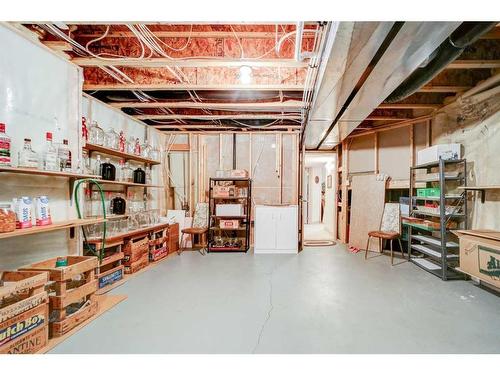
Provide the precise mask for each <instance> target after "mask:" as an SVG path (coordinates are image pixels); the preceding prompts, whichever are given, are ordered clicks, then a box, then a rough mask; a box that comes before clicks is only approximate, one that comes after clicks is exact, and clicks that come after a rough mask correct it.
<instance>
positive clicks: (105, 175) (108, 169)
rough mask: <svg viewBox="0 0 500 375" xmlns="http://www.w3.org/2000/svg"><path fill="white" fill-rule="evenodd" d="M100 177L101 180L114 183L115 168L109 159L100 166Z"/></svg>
mask: <svg viewBox="0 0 500 375" xmlns="http://www.w3.org/2000/svg"><path fill="white" fill-rule="evenodd" d="M101 177H102V179H103V180H107V181H114V180H115V177H116V168H115V166H114V165H113V164H111V161H110V160H109V158H106V160H105V162H104V163H102V165H101Z"/></svg>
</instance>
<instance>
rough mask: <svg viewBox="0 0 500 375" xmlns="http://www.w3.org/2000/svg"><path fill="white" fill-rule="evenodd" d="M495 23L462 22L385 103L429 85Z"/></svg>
mask: <svg viewBox="0 0 500 375" xmlns="http://www.w3.org/2000/svg"><path fill="white" fill-rule="evenodd" d="M495 25H496V22H463V23H462V24H461V25H460V26H459V27H458V28H457V29H456V30H455V31H454V32H453V33H452V34H451V35H450V36H449V37H448V38H447V39H446V40H445V41H444V42H443V43H441V45H440V46H439V47H438V48H437V49H436V50H435V51H434V52H433V53H432V54H431V59H430V61H428V62H427V63H426V64H425V65H424V66H423V67H419V68H417V69H416V70H415V71H414V72H413V73H412V74H410V76H409V77H408V78H406V79H405V80H404V81H403V83H401V85H399V86H398V87H397V88H396V89H395V90H394V91H393V92H392V93H391V94H390V95H389V96H388V97H387V98H386V99H385V102H387V103H395V102H399V101H401V100H403V99H405V98H407V97H408V96H410V95H412V94H414V93H415V92H416V91H417V90H418V89H419V88H420V87H422V86H424V85H425V84H427V83H429V82H430V81H431V80H432V79H433V78H434V77H435V76H436V75H438V74H439V73H440V72H441V71H442V70H443V69H444V68H446V66H447V65H448V64H449V63H451V62H452V61H454V60H455V59H456V58H457V57H458V56H460V55H461V54H462V52H463V51H464V49H465V48H466V47H467V46H469V45H471V44H472V43H474V42H475V41H476V40H478V39H479V37H480V36H481V35H483V34H484V33H486V32H488V31H489V30H491V29H492V28H493V27H494V26H495Z"/></svg>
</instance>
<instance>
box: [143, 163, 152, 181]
mask: <svg viewBox="0 0 500 375" xmlns="http://www.w3.org/2000/svg"><path fill="white" fill-rule="evenodd" d="M145 173H146V184H148V185H151V181H152V179H151V167H149V166H147V167H146V172H145Z"/></svg>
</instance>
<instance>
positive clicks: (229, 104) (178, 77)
mask: <svg viewBox="0 0 500 375" xmlns="http://www.w3.org/2000/svg"><path fill="white" fill-rule="evenodd" d="M23 26H24V27H27V28H28V29H29V30H31V31H32V32H35V33H36V35H37V37H38V38H39V39H40V41H41V42H42V43H43V44H45V45H46V46H47V47H49V48H51V49H53V50H54V51H56V52H57V53H59V54H61V55H62V56H64V57H66V58H68V59H70V60H71V61H72V62H74V63H75V64H77V65H79V66H81V67H83V71H84V78H85V81H84V86H83V89H84V91H85V92H87V93H88V94H90V95H92V96H94V97H96V98H98V99H99V100H102V101H103V102H105V103H108V104H109V105H111V106H113V107H116V108H118V109H120V110H122V111H123V112H125V113H127V114H128V115H131V116H133V117H135V118H136V119H138V120H140V121H143V122H144V123H146V124H147V125H149V126H152V127H155V128H157V129H160V130H163V131H168V132H172V131H217V132H220V131H254V130H259V131H276V130H287V131H297V132H299V131H302V132H303V138H302V140H303V142H304V143H305V146H306V148H307V149H312V150H318V149H319V150H331V149H333V148H334V147H335V146H336V145H337V144H338V143H340V142H342V141H343V140H344V139H345V138H347V137H349V136H353V135H359V134H363V133H364V132H370V131H374V130H375V129H381V128H384V127H388V126H394V125H397V124H404V123H405V122H407V121H414V119H416V118H422V119H424V118H425V117H426V116H428V115H430V114H431V113H432V112H433V111H436V110H437V109H439V108H440V107H442V106H443V105H444V104H445V103H447V102H449V101H450V100H453V98H455V97H456V96H457V95H460V94H461V93H463V92H465V91H466V90H468V89H469V88H471V87H473V86H475V85H476V84H477V83H479V82H481V81H484V80H486V79H488V78H490V77H492V76H493V75H495V74H497V73H498V69H499V68H500V48H498V47H499V43H500V28H499V27H498V26H497V27H492V28H491V29H490V30H489V31H488V32H485V33H484V34H482V35H481V36H480V38H479V39H478V40H476V41H475V42H474V43H472V44H471V45H469V46H467V48H465V49H464V50H463V52H462V53H461V55H460V56H458V57H457V59H456V60H455V61H453V62H451V63H450V64H448V65H447V66H446V68H445V69H444V70H443V71H442V72H440V73H439V74H437V75H436V76H435V77H434V78H433V79H432V80H431V81H430V82H427V83H426V84H425V85H423V86H422V87H419V89H418V90H417V91H416V92H415V93H413V94H411V95H409V96H408V97H405V98H404V99H401V100H398V101H396V102H390V103H389V102H387V101H385V100H386V98H387V97H388V96H389V95H390V94H391V93H392V92H393V91H394V90H395V89H396V88H397V87H398V86H400V85H401V84H402V83H403V82H404V81H405V79H407V78H408V77H409V76H410V75H411V74H412V73H413V72H414V71H415V70H416V69H418V68H419V66H422V65H425V63H426V61H428V60H429V56H432V53H433V51H435V50H436V49H437V48H438V47H439V46H440V44H441V43H443V42H444V41H446V40H447V38H448V37H449V36H450V35H451V34H452V33H453V32H454V31H455V30H457V29H459V28H460V27H463V24H462V23H460V22H303V23H300V22H299V23H275V24H274V23H265V24H259V23H256V24H248V23H244V24H238V23H233V24H222V23H221V24H197V23H193V24H191V23H182V24H167V23H155V24H133V25H132V24H130V25H124V24H95V23H92V24H84V23H71V22H67V23H58V24H28V23H26V24H23Z"/></svg>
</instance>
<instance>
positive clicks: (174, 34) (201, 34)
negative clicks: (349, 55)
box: [76, 29, 315, 39]
mask: <svg viewBox="0 0 500 375" xmlns="http://www.w3.org/2000/svg"><path fill="white" fill-rule="evenodd" d="M102 34H103V33H102V32H100V33H81V34H79V33H77V34H76V36H77V37H78V38H96V37H99V36H102ZM154 34H155V35H156V36H157V37H159V38H189V37H191V39H200V38H201V39H221V38H222V39H223V38H231V39H234V37H235V34H236V36H238V38H240V39H274V38H276V33H275V32H267V31H236V32H235V33H233V32H232V31H193V32H192V33H191V32H189V30H188V31H154ZM314 34H315V30H313V29H306V32H305V33H304V34H303V36H302V39H304V38H314ZM278 36H280V35H278ZM108 37H109V38H136V36H135V35H134V34H133V33H132V32H131V31H111V32H109V33H108V35H107V38H108Z"/></svg>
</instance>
